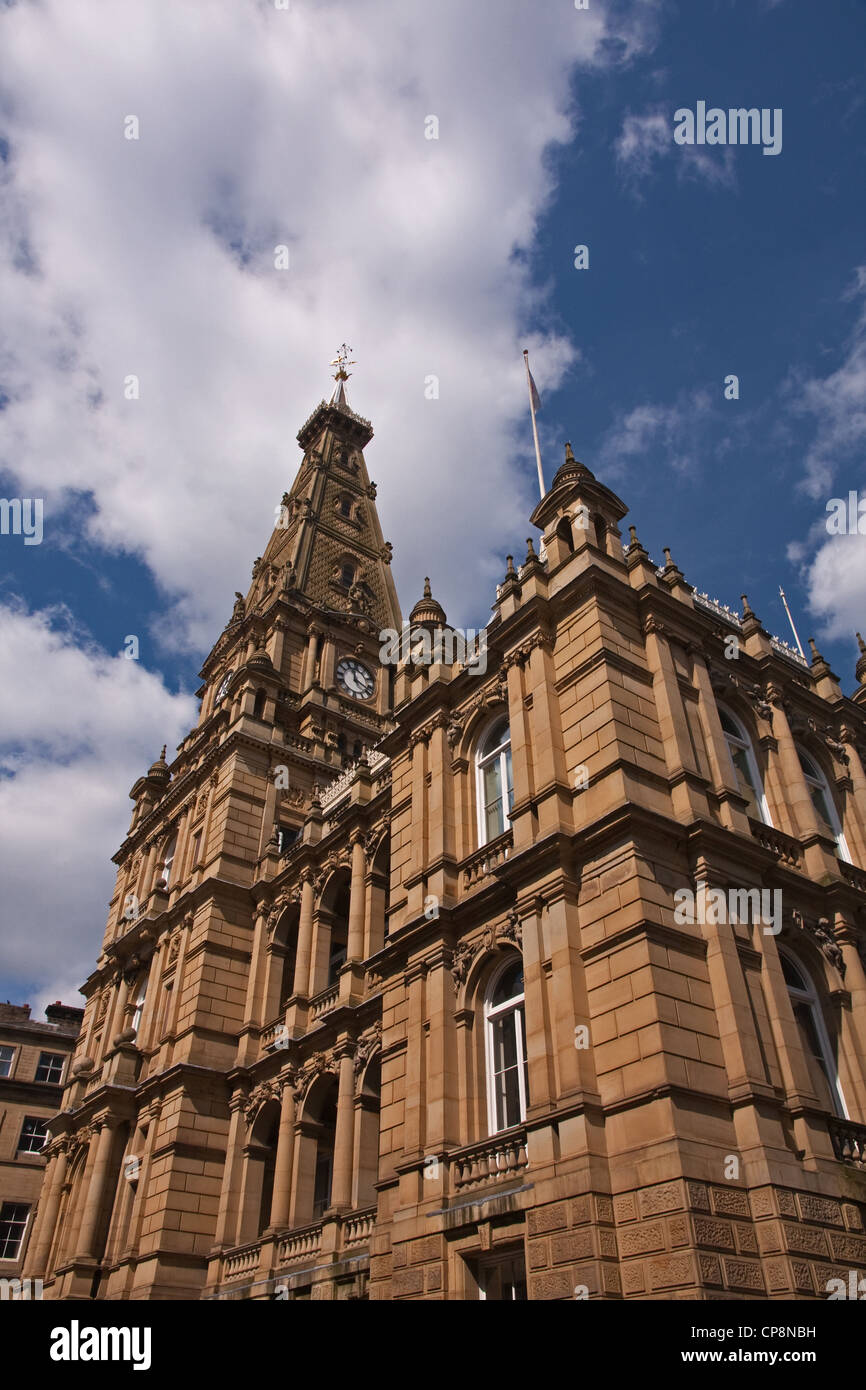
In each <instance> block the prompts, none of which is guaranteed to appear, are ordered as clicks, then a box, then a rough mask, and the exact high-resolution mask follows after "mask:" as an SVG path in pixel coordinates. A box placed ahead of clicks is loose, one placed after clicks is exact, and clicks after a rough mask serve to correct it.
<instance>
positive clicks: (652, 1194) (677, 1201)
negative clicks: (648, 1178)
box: [638, 1182, 685, 1216]
mask: <svg viewBox="0 0 866 1390" xmlns="http://www.w3.org/2000/svg"><path fill="white" fill-rule="evenodd" d="M683 1197H684V1194H683V1186H682V1183H680V1182H663V1183H659V1184H658V1186H657V1187H647V1188H644V1190H643V1191H642V1192H640V1193H639V1194H638V1200H639V1202H640V1210H641V1215H642V1216H660V1215H661V1213H662V1212H666V1211H681V1210H682V1208H683V1207H684V1206H685V1202H684V1199H683Z"/></svg>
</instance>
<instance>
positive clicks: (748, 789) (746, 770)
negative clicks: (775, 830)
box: [728, 743, 760, 820]
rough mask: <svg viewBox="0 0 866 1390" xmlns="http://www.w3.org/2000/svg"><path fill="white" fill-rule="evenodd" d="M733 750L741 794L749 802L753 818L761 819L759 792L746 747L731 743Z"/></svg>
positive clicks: (749, 811) (732, 757)
mask: <svg viewBox="0 0 866 1390" xmlns="http://www.w3.org/2000/svg"><path fill="white" fill-rule="evenodd" d="M728 747H729V749H730V750H731V760H732V762H733V764H734V771H735V772H736V774H737V786H738V787H739V790H740V794H741V795H742V796H744V797H745V798H746V801H747V802H748V807H747V810H748V813H749V815H750V816H751V817H752V819H753V820H760V815H759V812H758V792H757V788H756V786H755V784H754V782H753V781H752V769H751V768H750V766H749V757H748V754H747V753H746V750H745V748H738V747H737V745H736V744H734V743H729V744H728Z"/></svg>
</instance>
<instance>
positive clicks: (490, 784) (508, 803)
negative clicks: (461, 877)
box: [476, 719, 514, 845]
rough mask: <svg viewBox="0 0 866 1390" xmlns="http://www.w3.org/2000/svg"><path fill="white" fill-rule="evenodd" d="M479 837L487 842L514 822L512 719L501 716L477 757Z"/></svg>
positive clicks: (483, 742)
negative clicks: (511, 813)
mask: <svg viewBox="0 0 866 1390" xmlns="http://www.w3.org/2000/svg"><path fill="white" fill-rule="evenodd" d="M476 771H477V788H478V840H479V844H482V845H486V844H487V842H488V840H495V838H496V836H497V835H502V834H503V832H504V831H506V830H507V829H508V827H509V825H510V824H511V821H510V812H511V807H512V805H513V803H514V785H513V780H514V779H513V777H512V772H511V732H510V730H509V728H508V720H507V719H500V720H498V721H497V722H496V723H495V724H494V725H493V727H492V729H490V731H489V732H488V733H487V735H486V736H485V737H484V738H483V739H482V740H481V743H480V744H479V747H478V755H477V759H476Z"/></svg>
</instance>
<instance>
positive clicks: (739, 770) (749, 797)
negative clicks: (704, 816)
mask: <svg viewBox="0 0 866 1390" xmlns="http://www.w3.org/2000/svg"><path fill="white" fill-rule="evenodd" d="M719 718H720V720H721V721H722V729H723V731H724V735H725V742H726V743H727V745H728V752H729V753H730V755H731V762H732V763H733V765H734V775H735V777H736V779H737V786H738V787H739V790H740V793H741V794H742V795H743V796H744V797H745V798H746V801H747V802H748V806H747V808H746V809H747V811H748V813H749V815H750V816H751V817H752V819H753V820H761V821H763V822H764V824H765V825H772V824H773V822H772V820H771V818H770V808H769V806H768V805H767V798H766V796H765V795H764V784H763V782H762V781H761V774H760V772H759V771H758V760H757V758H756V757H755V750H754V749H753V747H752V740H751V739H750V738H749V735H748V734H747V733H746V730H745V729H744V728H743V726H742V724H741V723H740V721H739V719H737V718H735V716H734V715H733V714H731V712H730V710H726V709H723V708H722V707H721V706H719Z"/></svg>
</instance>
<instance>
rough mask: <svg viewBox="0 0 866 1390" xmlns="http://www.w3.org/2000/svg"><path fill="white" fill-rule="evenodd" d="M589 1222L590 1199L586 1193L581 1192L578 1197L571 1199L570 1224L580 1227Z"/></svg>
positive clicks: (590, 1211)
mask: <svg viewBox="0 0 866 1390" xmlns="http://www.w3.org/2000/svg"><path fill="white" fill-rule="evenodd" d="M591 1220H592V1199H591V1197H590V1195H589V1193H588V1192H583V1193H581V1195H580V1196H579V1197H574V1198H572V1202H571V1224H572V1226H582V1225H583V1223H584V1222H585V1221H591Z"/></svg>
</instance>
